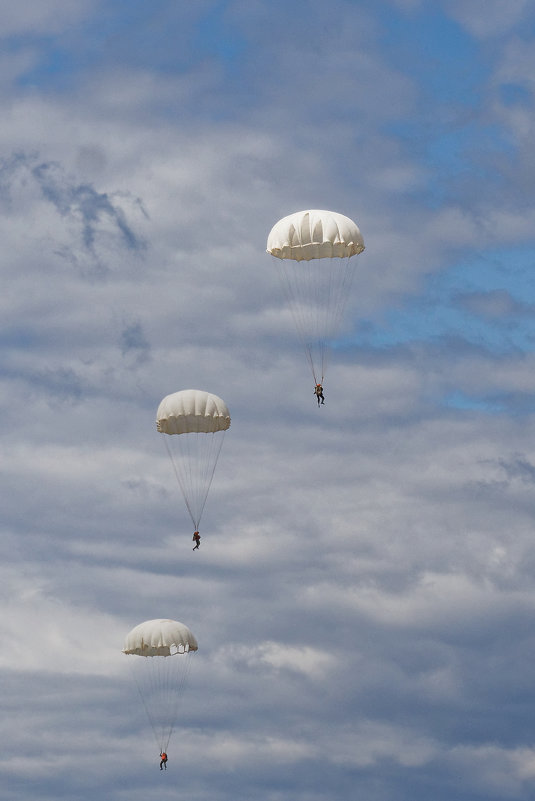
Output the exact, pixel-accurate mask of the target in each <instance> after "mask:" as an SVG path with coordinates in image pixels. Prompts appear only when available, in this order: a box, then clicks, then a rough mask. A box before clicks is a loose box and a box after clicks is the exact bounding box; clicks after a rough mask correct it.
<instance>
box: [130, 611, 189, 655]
mask: <svg viewBox="0 0 535 801" xmlns="http://www.w3.org/2000/svg"><path fill="white" fill-rule="evenodd" d="M197 648H198V646H197V640H196V639H195V637H194V636H193V634H192V632H191V631H190V630H189V629H188V627H187V626H185V625H184V624H183V623H179V622H178V620H168V619H165V618H158V619H157V620H146V621H145V623H140V624H139V625H138V626H135V627H134V628H133V629H132V631H131V632H129V633H128V634H127V635H126V639H125V641H124V648H123V654H137V655H138V656H171V655H172V654H184V653H187V652H189V651H196V650H197Z"/></svg>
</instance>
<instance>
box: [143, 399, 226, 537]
mask: <svg viewBox="0 0 535 801" xmlns="http://www.w3.org/2000/svg"><path fill="white" fill-rule="evenodd" d="M229 426H230V413H229V410H228V408H227V405H226V404H225V402H224V401H223V400H221V398H219V397H218V396H217V395H213V394H211V393H210V392H204V391H202V390H199V389H184V390H182V391H180V392H174V393H173V394H172V395H167V396H166V397H165V398H164V399H163V400H162V402H161V403H160V405H159V407H158V411H157V413H156V427H157V429H158V431H159V432H160V433H161V434H165V435H167V436H165V437H164V441H165V445H166V448H167V452H168V454H169V457H170V459H171V462H172V464H173V469H174V471H175V476H176V479H177V481H178V484H179V486H180V489H181V490H182V494H183V496H184V500H185V502H186V507H187V509H188V512H189V514H190V517H191V520H192V522H193V525H194V527H195V531H198V529H199V524H200V521H201V517H202V513H203V510H204V506H205V504H206V498H207V497H208V492H209V490H210V486H211V484H212V480H213V477H214V472H215V468H216V465H217V461H218V459H219V454H220V452H221V446H222V445H223V438H224V435H225V431H226V430H227V428H229Z"/></svg>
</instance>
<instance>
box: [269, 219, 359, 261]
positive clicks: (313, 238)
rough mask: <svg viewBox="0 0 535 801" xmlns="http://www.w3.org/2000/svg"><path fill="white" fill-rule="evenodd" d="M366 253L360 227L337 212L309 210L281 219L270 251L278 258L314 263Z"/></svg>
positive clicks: (275, 230) (274, 232)
mask: <svg viewBox="0 0 535 801" xmlns="http://www.w3.org/2000/svg"><path fill="white" fill-rule="evenodd" d="M363 250H364V240H363V238H362V234H361V233H360V231H359V228H358V226H357V225H356V223H354V222H353V220H350V219H349V217H346V216H345V215H343V214H338V213H337V212H335V211H322V210H320V209H309V210H308V211H297V212H295V214H289V215H288V216H287V217H283V218H282V220H279V222H278V223H276V224H275V225H274V226H273V228H272V229H271V231H270V234H269V236H268V241H267V252H268V253H271V255H272V256H276V257H277V258H278V259H294V261H310V260H311V259H323V258H336V257H338V258H348V257H349V256H356V255H358V254H359V253H362V251H363Z"/></svg>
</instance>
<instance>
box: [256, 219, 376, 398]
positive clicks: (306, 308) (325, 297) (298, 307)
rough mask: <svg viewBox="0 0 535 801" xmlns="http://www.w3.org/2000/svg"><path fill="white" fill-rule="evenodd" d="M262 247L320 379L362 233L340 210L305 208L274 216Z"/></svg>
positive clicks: (351, 274)
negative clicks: (275, 220) (279, 217)
mask: <svg viewBox="0 0 535 801" xmlns="http://www.w3.org/2000/svg"><path fill="white" fill-rule="evenodd" d="M266 249H267V252H268V253H270V254H271V255H272V256H273V257H275V258H276V260H277V266H278V267H279V276H280V279H281V283H282V286H283V289H284V291H285V294H286V298H287V301H288V304H289V306H290V309H291V311H292V314H293V317H294V321H295V324H296V328H297V331H298V334H299V336H300V338H301V340H302V343H303V346H304V348H305V352H306V355H307V359H308V362H309V364H310V367H311V369H312V374H313V376H314V381H315V382H316V383H322V382H323V377H324V373H325V367H326V355H327V353H326V349H327V345H328V343H329V341H330V340H331V339H332V338H333V337H335V336H336V335H337V334H338V332H339V330H340V327H341V323H342V318H343V314H344V309H345V306H346V302H347V298H348V295H349V291H350V289H351V285H352V283H353V277H354V272H355V267H354V260H352V256H356V255H358V254H359V253H362V251H363V250H364V240H363V238H362V234H361V233H360V230H359V228H358V226H357V225H356V223H354V222H353V220H351V219H349V217H345V216H344V215H343V214H338V213H336V212H334V211H323V210H320V209H309V210H308V211H298V212H296V213H295V214H290V215H289V216H288V217H283V219H282V220H279V222H278V223H276V225H274V226H273V228H272V229H271V231H270V234H269V236H268V240H267V248H266ZM303 262H304V263H303Z"/></svg>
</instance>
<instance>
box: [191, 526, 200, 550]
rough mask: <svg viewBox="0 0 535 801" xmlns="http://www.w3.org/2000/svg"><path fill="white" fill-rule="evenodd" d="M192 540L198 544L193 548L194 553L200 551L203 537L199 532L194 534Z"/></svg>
mask: <svg viewBox="0 0 535 801" xmlns="http://www.w3.org/2000/svg"><path fill="white" fill-rule="evenodd" d="M192 540H193V542H194V543H196V544H195V547H194V548H192V551H198V550H199V545H200V544H201V535H200V534H199V532H198V531H195V532H194V534H193V537H192Z"/></svg>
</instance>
